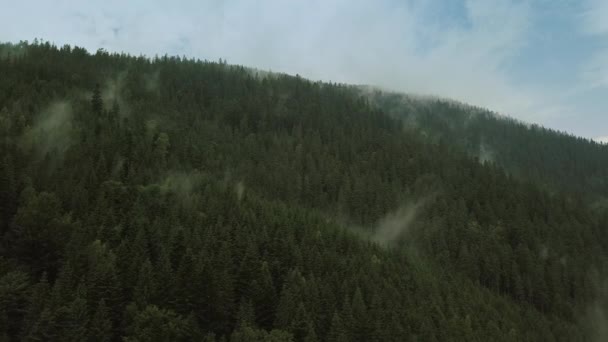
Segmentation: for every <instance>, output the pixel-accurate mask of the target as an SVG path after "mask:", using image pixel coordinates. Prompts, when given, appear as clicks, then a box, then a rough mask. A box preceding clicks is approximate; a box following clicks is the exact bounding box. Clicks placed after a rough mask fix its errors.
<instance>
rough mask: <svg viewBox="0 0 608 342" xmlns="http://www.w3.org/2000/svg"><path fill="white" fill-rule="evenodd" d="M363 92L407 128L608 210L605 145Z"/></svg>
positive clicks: (438, 104)
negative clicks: (584, 198) (586, 199)
mask: <svg viewBox="0 0 608 342" xmlns="http://www.w3.org/2000/svg"><path fill="white" fill-rule="evenodd" d="M362 94H364V95H365V97H366V98H368V99H370V101H371V102H372V103H374V104H375V105H377V106H378V107H379V108H381V109H382V110H384V111H386V112H387V113H389V114H390V115H391V116H394V117H396V118H400V119H402V120H403V122H404V126H405V127H406V129H408V130H416V131H419V132H422V134H423V135H424V136H425V137H426V139H428V140H429V141H434V142H437V141H439V140H441V141H442V142H444V143H445V144H451V145H453V146H454V147H455V148H457V149H458V150H460V151H464V152H466V153H468V154H469V155H471V156H474V157H477V158H478V159H479V160H480V161H481V162H489V163H494V164H496V165H498V166H500V167H502V168H503V169H505V170H506V171H507V172H508V173H510V174H512V175H513V176H515V177H518V178H520V179H528V180H531V181H534V182H536V183H538V184H540V185H542V186H544V187H545V188H546V189H547V190H549V191H550V192H554V191H560V190H562V191H567V192H576V193H577V194H578V195H579V196H584V197H587V198H588V199H590V200H591V201H592V203H593V204H595V205H596V206H597V205H601V206H603V207H606V204H607V202H606V200H607V199H608V145H605V144H599V143H597V142H594V141H591V140H589V139H584V138H580V137H575V136H572V135H568V134H566V133H561V132H556V131H553V130H550V129H546V128H543V127H540V126H538V125H530V124H526V123H523V122H519V121H516V120H514V119H510V118H507V117H504V116H500V115H498V114H496V113H493V112H490V111H488V110H485V109H482V108H477V107H473V106H469V105H465V104H462V103H458V102H454V101H448V100H443V99H433V98H421V97H418V98H417V97H413V96H407V95H403V94H396V93H390V92H383V91H379V90H374V89H370V88H362Z"/></svg>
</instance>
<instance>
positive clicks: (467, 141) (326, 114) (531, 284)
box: [0, 41, 608, 342]
mask: <svg viewBox="0 0 608 342" xmlns="http://www.w3.org/2000/svg"><path fill="white" fill-rule="evenodd" d="M573 161H574V162H573ZM606 166H608V147H607V146H605V145H599V144H596V143H593V142H590V141H588V140H584V139H580V138H575V137H572V136H567V135H564V134H561V133H558V132H554V131H549V130H546V129H543V128H540V127H537V126H533V127H528V126H526V125H524V124H522V123H519V122H515V121H513V120H507V119H505V118H501V117H498V116H495V115H491V114H489V113H488V112H486V111H484V110H481V109H478V108H473V107H468V106H463V105H456V104H454V103H451V102H447V101H441V100H422V99H416V100H412V99H410V100H407V97H403V96H401V95H396V94H388V93H380V92H373V93H371V94H370V93H367V92H362V91H361V89H360V88H357V87H354V86H348V85H342V84H330V83H321V82H311V81H309V80H306V79H303V78H301V77H299V76H295V77H294V76H289V75H283V74H272V73H258V72H256V71H255V70H252V69H249V68H245V67H241V66H235V65H229V64H227V63H226V62H225V61H222V60H220V61H219V62H209V61H200V60H195V59H188V58H185V57H184V58H181V57H168V56H162V57H154V58H145V57H135V56H129V55H126V54H114V53H112V54H110V53H108V52H105V51H103V50H99V51H97V52H96V53H94V54H91V53H89V52H87V51H86V50H85V49H83V48H78V47H70V46H63V47H56V46H54V45H51V44H50V43H43V42H38V41H36V42H34V43H31V44H30V43H26V42H21V43H19V44H8V43H6V44H2V45H0V235H1V236H2V240H1V241H2V243H1V244H0V341H55V340H56V341H190V340H202V341H231V342H232V341H526V340H528V341H544V340H546V341H589V340H591V341H593V340H597V341H600V340H603V338H608V336H605V335H602V334H603V333H605V330H606V327H607V326H608V320H607V316H606V314H607V311H606V308H608V305H607V303H608V296H606V295H607V293H606V291H607V287H606V284H607V283H606V281H608V279H607V278H606V275H608V273H607V271H608V270H607V269H606V268H607V267H608V262H607V260H606V256H608V251H607V249H608V232H607V228H608V211H607V210H606V209H605V208H606V205H605V202H604V201H605V198H606V196H607V195H608V181H607V179H608V174H607V172H608V167H606Z"/></svg>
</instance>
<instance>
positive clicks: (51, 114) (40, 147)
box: [20, 101, 73, 157]
mask: <svg viewBox="0 0 608 342" xmlns="http://www.w3.org/2000/svg"><path fill="white" fill-rule="evenodd" d="M72 117H73V115H72V106H71V104H70V103H69V102H67V101H58V102H53V103H51V104H50V105H49V106H48V107H47V108H46V109H45V110H43V111H42V112H41V113H40V115H39V116H38V117H37V118H35V119H34V122H33V124H32V126H31V127H28V128H26V129H25V132H24V133H23V136H22V137H21V141H20V142H21V147H22V148H23V149H24V150H25V151H28V152H32V151H35V153H37V154H39V155H40V156H44V155H46V154H47V153H52V154H55V155H56V156H59V157H61V156H63V154H64V153H65V151H66V150H67V149H68V147H69V146H70V144H71V137H72V132H73V126H72Z"/></svg>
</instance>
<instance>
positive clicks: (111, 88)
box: [101, 71, 129, 115]
mask: <svg viewBox="0 0 608 342" xmlns="http://www.w3.org/2000/svg"><path fill="white" fill-rule="evenodd" d="M127 74H128V73H127V72H126V71H123V72H119V73H118V74H116V75H115V76H114V77H110V78H108V79H106V80H105V82H104V83H103V84H102V88H101V98H102V100H103V108H104V109H105V110H110V109H112V107H113V106H114V103H117V104H118V106H119V107H120V113H121V115H126V114H128V113H129V106H128V105H127V101H126V100H125V99H124V94H123V91H124V88H125V83H126V79H127Z"/></svg>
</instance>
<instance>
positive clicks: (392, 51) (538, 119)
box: [0, 0, 608, 141]
mask: <svg viewBox="0 0 608 342" xmlns="http://www.w3.org/2000/svg"><path fill="white" fill-rule="evenodd" d="M0 8H2V11H1V12H0V40H2V41H12V42H17V41H19V40H32V39H33V38H42V39H45V40H50V41H52V42H54V43H56V44H59V45H61V44H65V43H68V44H72V45H79V46H84V47H86V48H87V49H89V50H91V51H95V50H97V49H98V48H104V49H106V50H109V51H124V52H129V53H132V54H145V55H148V56H154V55H156V54H158V55H162V54H165V53H167V54H178V55H186V56H189V57H198V58H201V59H210V60H217V59H218V58H223V59H227V60H228V62H229V63H237V64H244V65H248V66H253V67H258V68H261V69H265V70H273V71H280V72H287V73H292V74H295V73H299V74H301V75H303V76H306V77H309V78H312V79H321V80H326V81H330V80H331V81H338V82H348V83H358V84H371V85H376V86H380V87H383V88H387V89H393V90H399V91H404V92H409V93H415V94H424V95H438V96H443V97H448V98H452V99H456V100H460V101H464V102H467V103H471V104H474V105H478V106H483V107H487V108H489V109H492V110H495V111H497V112H499V113H502V114H506V115H510V116H513V117H515V118H518V119H521V120H524V121H528V122H534V123H540V124H542V125H544V126H546V127H550V128H554V129H558V130H562V131H568V132H570V133H573V134H576V135H580V136H584V137H587V138H596V139H605V140H606V141H608V115H607V114H608V113H606V111H607V110H608V96H606V93H607V91H608V19H607V18H608V0H579V1H569V0H553V1H551V0H537V1H522V0H441V1H440V0H409V1H408V0H404V1H397V0H367V1H363V0H304V1H298V0H295V1H284V0H260V1H254V0H225V1H223V0H210V1H201V0H197V1H164V2H161V1H116V0H106V1H67V0H55V1H50V0H38V1H32V0H22V1H19V2H16V1H10V2H9V1H7V0H0ZM602 137H603V138H602Z"/></svg>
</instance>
